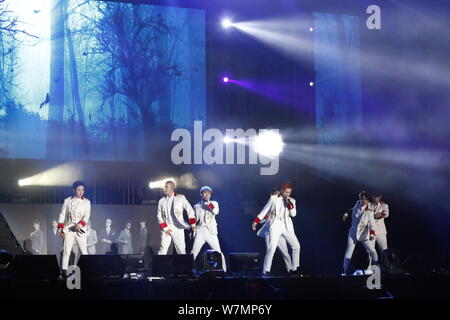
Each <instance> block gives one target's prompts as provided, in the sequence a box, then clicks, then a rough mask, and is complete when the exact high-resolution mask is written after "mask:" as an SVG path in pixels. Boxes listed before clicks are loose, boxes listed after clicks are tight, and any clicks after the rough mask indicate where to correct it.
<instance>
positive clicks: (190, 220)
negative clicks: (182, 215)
mask: <svg viewBox="0 0 450 320" xmlns="http://www.w3.org/2000/svg"><path fill="white" fill-rule="evenodd" d="M196 222H197V220H195V218H191V219H189V224H195V223H196Z"/></svg>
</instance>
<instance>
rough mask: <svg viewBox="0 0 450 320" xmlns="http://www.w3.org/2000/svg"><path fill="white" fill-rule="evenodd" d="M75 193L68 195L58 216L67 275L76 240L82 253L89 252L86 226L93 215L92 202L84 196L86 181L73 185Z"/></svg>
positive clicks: (64, 267)
mask: <svg viewBox="0 0 450 320" xmlns="http://www.w3.org/2000/svg"><path fill="white" fill-rule="evenodd" d="M72 189H73V192H74V195H73V196H71V197H67V198H66V199H65V200H64V204H63V206H62V208H61V212H60V214H59V218H58V230H59V234H60V236H61V238H63V239H64V241H63V257H62V270H63V275H67V268H68V266H69V257H70V253H71V252H72V247H73V245H74V242H76V243H77V245H78V249H79V250H80V252H81V254H88V251H87V237H86V226H87V224H88V222H89V219H90V216H91V202H90V201H89V200H88V199H86V198H85V197H84V183H83V182H81V181H77V182H75V183H74V184H73V185H72Z"/></svg>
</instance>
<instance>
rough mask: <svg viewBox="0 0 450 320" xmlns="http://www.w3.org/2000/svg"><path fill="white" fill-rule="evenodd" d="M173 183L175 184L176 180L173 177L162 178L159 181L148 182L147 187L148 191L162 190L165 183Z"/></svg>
mask: <svg viewBox="0 0 450 320" xmlns="http://www.w3.org/2000/svg"><path fill="white" fill-rule="evenodd" d="M169 180H170V181H173V182H175V183H176V179H175V178H174V177H170V178H164V179H161V180H157V181H150V183H149V184H148V187H149V188H150V189H164V185H165V184H166V181H169Z"/></svg>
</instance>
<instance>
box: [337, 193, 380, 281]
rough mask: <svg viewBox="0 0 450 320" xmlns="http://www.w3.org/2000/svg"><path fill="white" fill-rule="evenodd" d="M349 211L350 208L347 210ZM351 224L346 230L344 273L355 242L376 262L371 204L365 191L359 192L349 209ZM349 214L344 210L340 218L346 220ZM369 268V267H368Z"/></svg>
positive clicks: (347, 270) (348, 264)
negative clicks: (357, 197) (357, 198)
mask: <svg viewBox="0 0 450 320" xmlns="http://www.w3.org/2000/svg"><path fill="white" fill-rule="evenodd" d="M349 211H350V210H349ZM351 212H352V225H351V227H350V229H349V231H348V238H347V250H346V251H345V256H344V264H343V266H344V275H347V274H348V273H349V267H350V261H351V259H352V255H353V251H354V250H355V246H356V243H357V242H361V243H362V244H363V245H364V248H365V249H366V251H367V253H369V254H370V257H371V263H372V264H378V255H377V252H376V250H375V243H374V242H375V236H376V232H375V219H374V214H373V210H372V206H371V204H370V203H369V198H368V196H367V195H366V192H365V191H362V192H360V193H359V200H358V202H356V204H355V206H354V207H353V208H352V209H351ZM348 216H349V214H348V213H347V212H346V213H345V214H344V216H343V217H342V220H344V221H345V220H347V218H348ZM369 269H370V267H369Z"/></svg>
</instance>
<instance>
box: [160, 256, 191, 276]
mask: <svg viewBox="0 0 450 320" xmlns="http://www.w3.org/2000/svg"><path fill="white" fill-rule="evenodd" d="M193 270H194V256H193V255H192V254H174V255H155V256H153V265H152V274H153V275H154V276H157V277H189V276H192V275H193Z"/></svg>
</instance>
